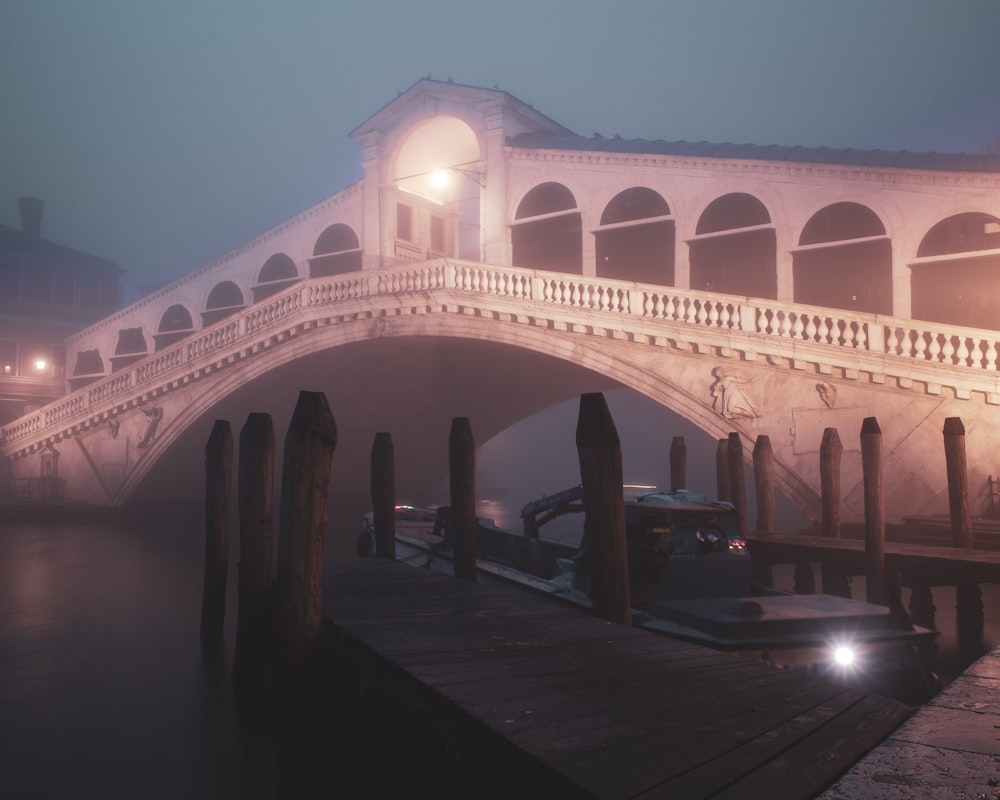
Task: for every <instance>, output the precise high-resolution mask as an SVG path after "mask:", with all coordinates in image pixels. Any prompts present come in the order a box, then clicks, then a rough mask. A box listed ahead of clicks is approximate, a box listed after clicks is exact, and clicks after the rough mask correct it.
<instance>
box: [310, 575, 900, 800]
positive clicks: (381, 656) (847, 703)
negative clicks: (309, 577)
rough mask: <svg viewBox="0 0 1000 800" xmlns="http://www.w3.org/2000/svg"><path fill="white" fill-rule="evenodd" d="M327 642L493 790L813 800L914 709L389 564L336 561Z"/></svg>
mask: <svg viewBox="0 0 1000 800" xmlns="http://www.w3.org/2000/svg"><path fill="white" fill-rule="evenodd" d="M323 641H324V648H325V651H326V652H327V653H328V654H329V655H330V656H332V658H333V661H334V663H337V664H340V665H345V666H346V668H348V669H349V670H351V671H352V672H353V673H355V674H357V675H358V676H360V677H361V679H362V683H363V685H364V686H366V687H369V688H370V689H371V690H374V691H376V692H377V693H378V694H379V695H380V696H382V697H384V698H386V699H387V700H388V701H389V702H391V703H393V704H395V705H396V706H398V707H399V708H400V709H402V710H403V711H405V712H406V713H407V714H408V715H409V716H410V717H411V718H415V719H418V720H420V721H421V724H422V725H424V726H425V727H426V730H427V731H428V736H431V735H433V736H436V737H440V738H441V739H442V740H444V741H445V742H447V750H448V752H449V753H450V754H451V756H452V758H451V760H450V763H452V764H454V763H455V758H454V755H455V754H456V753H457V754H459V756H460V759H459V761H465V762H468V763H470V764H475V765H477V769H479V770H482V771H483V772H484V773H485V774H487V775H488V776H489V780H488V783H489V785H491V786H493V787H494V793H493V794H490V795H488V796H493V797H518V798H521V797H529V798H534V797H537V798H545V797H558V798H574V797H580V798H643V799H644V800H653V798H668V797H669V798H678V797H683V798H703V797H705V798H708V797H711V798H740V799H741V800H744V799H745V798H757V797H760V798H764V797H767V798H772V799H775V798H778V799H780V798H789V799H790V798H813V797H816V796H817V795H819V794H820V793H821V792H823V791H824V790H826V789H827V788H829V787H831V786H832V785H833V784H834V782H835V781H836V780H837V779H838V777H840V776H841V775H843V774H844V773H845V772H846V771H847V770H848V769H849V768H850V767H851V766H852V765H853V764H854V763H855V762H857V761H858V760H859V759H860V758H862V757H863V756H864V755H865V754H866V753H868V752H869V751H870V750H871V749H872V748H873V747H875V746H876V745H877V744H878V743H880V742H882V741H883V740H884V739H885V738H886V737H887V736H888V735H889V734H890V733H892V732H893V731H894V730H895V729H896V728H897V727H898V726H899V725H900V724H901V723H902V722H903V721H905V720H906V719H907V718H908V717H909V716H910V714H911V711H912V710H911V709H910V708H909V707H907V706H904V705H902V704H900V703H897V702H896V701H893V700H889V699H886V698H881V697H875V696H871V695H865V694H863V693H861V692H858V691H856V690H851V689H845V688H843V687H839V686H836V685H834V684H832V683H828V682H826V681H823V680H820V679H816V678H810V677H807V676H802V675H797V674H793V673H789V672H782V671H779V670H775V669H773V668H771V667H768V666H767V665H764V664H761V663H757V662H752V661H749V660H745V659H740V658H737V657H735V656H731V655H726V654H723V653H719V652H716V651H713V650H708V649H705V648H702V647H698V646H695V645H691V644H686V643H682V642H678V641H675V640H672V639H668V638H665V637H662V636H658V635H656V634H652V633H649V632H646V631H642V630H638V629H634V628H630V627H627V626H623V625H617V624H614V623H609V622H604V621H602V620H599V619H596V618H594V617H592V616H589V615H587V614H585V613H583V612H581V611H579V610H576V609H573V608H569V607H564V606H562V605H560V604H558V603H554V602H551V601H550V600H546V599H545V598H533V597H530V596H526V595H523V594H520V593H517V592H515V591H512V590H503V589H494V588H487V587H483V586H479V585H476V584H473V583H470V582H468V581H462V580H459V579H456V578H451V577H446V576H442V575H439V574H436V573H432V572H429V571H426V570H422V569H418V568H415V567H412V566H408V565H405V564H401V563H398V562H395V561H392V560H386V559H343V560H332V561H328V562H327V563H326V564H325V566H324V590H323ZM374 735H375V736H376V737H377V736H379V733H378V730H377V729H376V730H375V733H374ZM365 747H366V748H367V749H369V750H370V749H373V748H375V749H377V748H379V747H380V744H379V743H378V742H374V743H368V744H367V745H365ZM441 760H442V767H441V771H442V773H443V772H444V771H445V767H444V762H445V758H444V756H442V759H441ZM469 774H471V770H469V769H465V770H455V771H453V772H452V774H451V780H452V782H453V783H454V782H459V786H460V787H461V783H460V781H462V780H464V778H463V777H461V776H462V775H465V776H467V775H469ZM383 777H384V776H383ZM401 785H406V784H405V783H404V784H401ZM409 785H410V788H411V789H413V790H417V789H418V788H420V787H418V786H415V785H413V784H409ZM477 794H478V795H479V796H482V795H481V794H480V793H477Z"/></svg>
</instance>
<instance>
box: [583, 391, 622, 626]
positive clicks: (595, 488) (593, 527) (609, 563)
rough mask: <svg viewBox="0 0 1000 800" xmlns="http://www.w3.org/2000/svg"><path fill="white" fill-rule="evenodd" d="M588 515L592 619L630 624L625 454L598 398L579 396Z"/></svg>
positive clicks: (584, 487) (584, 490) (586, 528)
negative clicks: (593, 616)
mask: <svg viewBox="0 0 1000 800" xmlns="http://www.w3.org/2000/svg"><path fill="white" fill-rule="evenodd" d="M576 448H577V453H578V455H579V459H580V480H581V483H582V484H583V505H584V513H585V522H584V531H585V536H586V540H587V547H588V551H589V552H588V554H587V557H588V559H589V562H590V568H591V592H590V597H591V601H592V602H593V608H594V613H595V614H596V615H597V616H599V617H602V618H603V619H606V620H610V621H611V622H620V623H623V624H625V625H628V624H631V620H632V602H631V597H630V594H629V577H628V548H627V544H626V540H625V497H624V495H623V493H622V491H623V482H624V478H623V472H622V450H621V442H620V440H619V438H618V429H617V428H616V427H615V423H614V420H613V419H612V418H611V412H610V411H609V410H608V405H607V402H606V400H605V398H604V395H603V394H601V393H600V392H594V393H589V394H583V395H580V414H579V417H578V419H577V426H576Z"/></svg>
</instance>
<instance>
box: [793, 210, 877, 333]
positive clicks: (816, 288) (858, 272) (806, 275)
mask: <svg viewBox="0 0 1000 800" xmlns="http://www.w3.org/2000/svg"><path fill="white" fill-rule="evenodd" d="M892 263H893V262H892V241H891V239H890V238H889V235H888V232H887V230H886V227H885V223H884V222H883V221H882V219H881V218H880V217H879V215H878V214H876V213H875V212H874V211H873V210H872V209H871V208H869V207H868V206H867V205H865V204H862V203H858V202H853V201H846V200H843V201H839V202H835V203H830V204H826V205H824V206H823V207H822V208H820V209H819V210H817V211H816V212H814V213H813V214H812V216H811V217H809V219H808V220H807V221H806V223H805V225H804V226H803V227H802V230H801V231H800V232H799V239H798V247H797V248H796V250H795V252H794V253H793V258H792V272H793V279H794V282H795V302H796V303H807V304H810V305H823V306H826V307H827V308H842V309H846V310H851V311H862V312H868V313H875V314H891V313H892V291H893V286H892V274H893V270H892Z"/></svg>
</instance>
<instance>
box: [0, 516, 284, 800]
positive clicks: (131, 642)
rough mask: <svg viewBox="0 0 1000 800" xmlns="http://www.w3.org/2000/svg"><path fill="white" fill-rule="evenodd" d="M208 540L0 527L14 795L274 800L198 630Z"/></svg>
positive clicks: (140, 532)
mask: <svg viewBox="0 0 1000 800" xmlns="http://www.w3.org/2000/svg"><path fill="white" fill-rule="evenodd" d="M203 555H204V534H203V529H199V526H198V524H197V523H196V522H191V521H188V520H183V519H173V520H163V519H161V520H159V521H156V522H150V523H148V524H147V523H143V524H133V525H118V524H87V525H53V524H46V525H31V524H15V525H4V526H2V527H0V796H2V797H4V798H18V799H19V798H63V797H65V798H74V797H75V798H81V797H83V798H89V797H104V798H118V797H121V798H126V797H127V798H160V797H162V798H181V797H184V798H219V797H254V796H268V794H269V791H268V790H269V789H270V788H272V787H273V782H274V776H273V763H272V762H273V759H272V758H271V754H270V753H269V747H268V745H267V743H266V740H257V741H255V740H254V737H253V736H248V734H247V733H246V730H245V729H242V728H241V726H240V725H238V724H237V715H236V712H235V705H234V700H233V694H232V691H231V689H230V681H229V662H228V657H227V654H231V653H232V644H233V634H234V630H235V616H236V614H235V612H236V604H235V598H236V593H235V583H236V575H235V570H234V569H233V568H231V571H230V579H229V585H230V587H231V591H230V593H229V594H230V599H229V603H228V605H227V636H226V639H227V642H226V653H224V654H223V655H222V657H221V659H220V657H219V656H218V655H215V656H213V657H212V658H207V657H205V656H204V654H203V653H202V651H201V645H200V640H199V622H200V614H201V586H202V575H203V573H202V570H203Z"/></svg>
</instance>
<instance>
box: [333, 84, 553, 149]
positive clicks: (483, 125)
mask: <svg viewBox="0 0 1000 800" xmlns="http://www.w3.org/2000/svg"><path fill="white" fill-rule="evenodd" d="M442 115H446V116H454V117H458V118H459V119H462V120H464V121H465V122H466V123H467V124H468V125H469V126H470V127H471V128H472V129H473V130H477V131H483V130H485V129H487V128H490V129H495V128H496V127H497V126H498V125H499V126H500V127H501V128H502V129H503V132H504V135H505V136H516V135H518V134H522V133H535V132H544V133H562V134H572V131H570V130H569V129H567V128H564V127H563V126H562V125H560V124H559V123H557V122H555V121H554V120H552V119H550V118H549V117H547V116H545V115H544V114H541V113H539V112H538V111H536V110H535V109H534V108H533V107H532V106H531V105H529V104H528V103H525V102H523V101H521V100H519V99H518V98H516V97H514V96H513V95H511V94H509V93H508V92H505V91H502V90H500V89H484V88H481V87H477V86H466V85H464V84H458V83H452V82H450V81H437V80H432V79H430V78H422V79H420V80H419V81H417V82H416V83H414V84H413V85H412V86H410V88H409V89H407V90H406V91H403V92H400V93H399V95H398V96H397V97H396V98H395V99H394V100H392V101H390V102H389V103H387V104H386V105H384V106H382V108H380V109H379V110H378V111H376V112H375V113H374V114H373V115H372V116H370V117H369V118H368V119H366V120H365V121H364V122H363V123H361V125H359V126H358V127H357V128H355V129H354V130H353V131H352V132H351V134H350V135H351V138H352V139H354V140H355V141H358V142H363V141H364V140H365V139H367V138H369V137H370V136H371V135H373V134H378V135H381V136H383V137H390V138H391V137H393V136H394V135H396V134H398V133H400V132H402V131H404V130H407V129H409V128H411V127H412V126H413V125H415V124H416V123H417V122H420V121H422V120H425V119H428V118H430V117H435V116H442Z"/></svg>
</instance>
